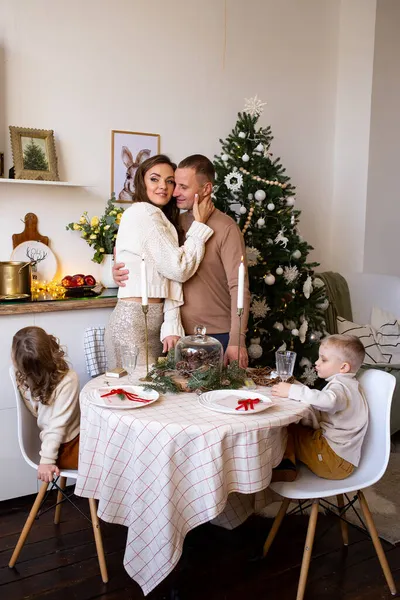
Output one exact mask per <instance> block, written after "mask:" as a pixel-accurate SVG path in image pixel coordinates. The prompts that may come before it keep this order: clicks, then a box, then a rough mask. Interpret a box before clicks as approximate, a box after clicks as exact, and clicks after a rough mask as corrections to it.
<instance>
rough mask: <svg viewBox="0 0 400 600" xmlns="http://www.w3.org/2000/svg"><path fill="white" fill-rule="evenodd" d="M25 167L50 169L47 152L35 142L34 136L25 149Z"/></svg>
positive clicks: (37, 169) (42, 169)
mask: <svg viewBox="0 0 400 600" xmlns="http://www.w3.org/2000/svg"><path fill="white" fill-rule="evenodd" d="M24 169H29V170H31V171H48V170H49V165H48V164H47V159H46V154H45V153H44V152H43V150H42V148H41V147H40V146H38V144H36V143H35V142H34V140H33V138H31V141H30V142H29V144H28V145H27V146H26V147H25V150H24Z"/></svg>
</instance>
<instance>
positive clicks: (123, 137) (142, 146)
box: [111, 130, 160, 203]
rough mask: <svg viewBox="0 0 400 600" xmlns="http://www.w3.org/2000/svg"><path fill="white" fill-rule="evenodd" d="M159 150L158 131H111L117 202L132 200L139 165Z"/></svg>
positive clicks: (112, 177) (112, 191)
mask: <svg viewBox="0 0 400 600" xmlns="http://www.w3.org/2000/svg"><path fill="white" fill-rule="evenodd" d="M159 152H160V136H159V135H158V134H156V133H139V132H136V131H117V130H113V131H112V132H111V194H115V198H116V201H117V202H124V203H130V202H132V197H133V193H134V191H135V188H134V183H133V181H134V178H135V173H136V170H137V168H138V166H139V165H140V163H142V162H143V161H144V160H146V158H149V157H150V156H153V155H154V154H159Z"/></svg>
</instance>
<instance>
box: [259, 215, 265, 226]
mask: <svg viewBox="0 0 400 600" xmlns="http://www.w3.org/2000/svg"><path fill="white" fill-rule="evenodd" d="M257 225H258V226H259V227H264V225H265V219H263V218H262V217H261V218H260V219H258V221H257Z"/></svg>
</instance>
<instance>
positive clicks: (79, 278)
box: [72, 275, 85, 287]
mask: <svg viewBox="0 0 400 600" xmlns="http://www.w3.org/2000/svg"><path fill="white" fill-rule="evenodd" d="M72 284H73V285H72V287H80V286H81V285H85V276H84V275H74V276H73V277H72Z"/></svg>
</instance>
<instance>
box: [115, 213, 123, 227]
mask: <svg viewBox="0 0 400 600" xmlns="http://www.w3.org/2000/svg"><path fill="white" fill-rule="evenodd" d="M121 217H122V213H119V214H118V215H117V218H116V219H115V222H116V223H117V225H119V224H120V223H121Z"/></svg>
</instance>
